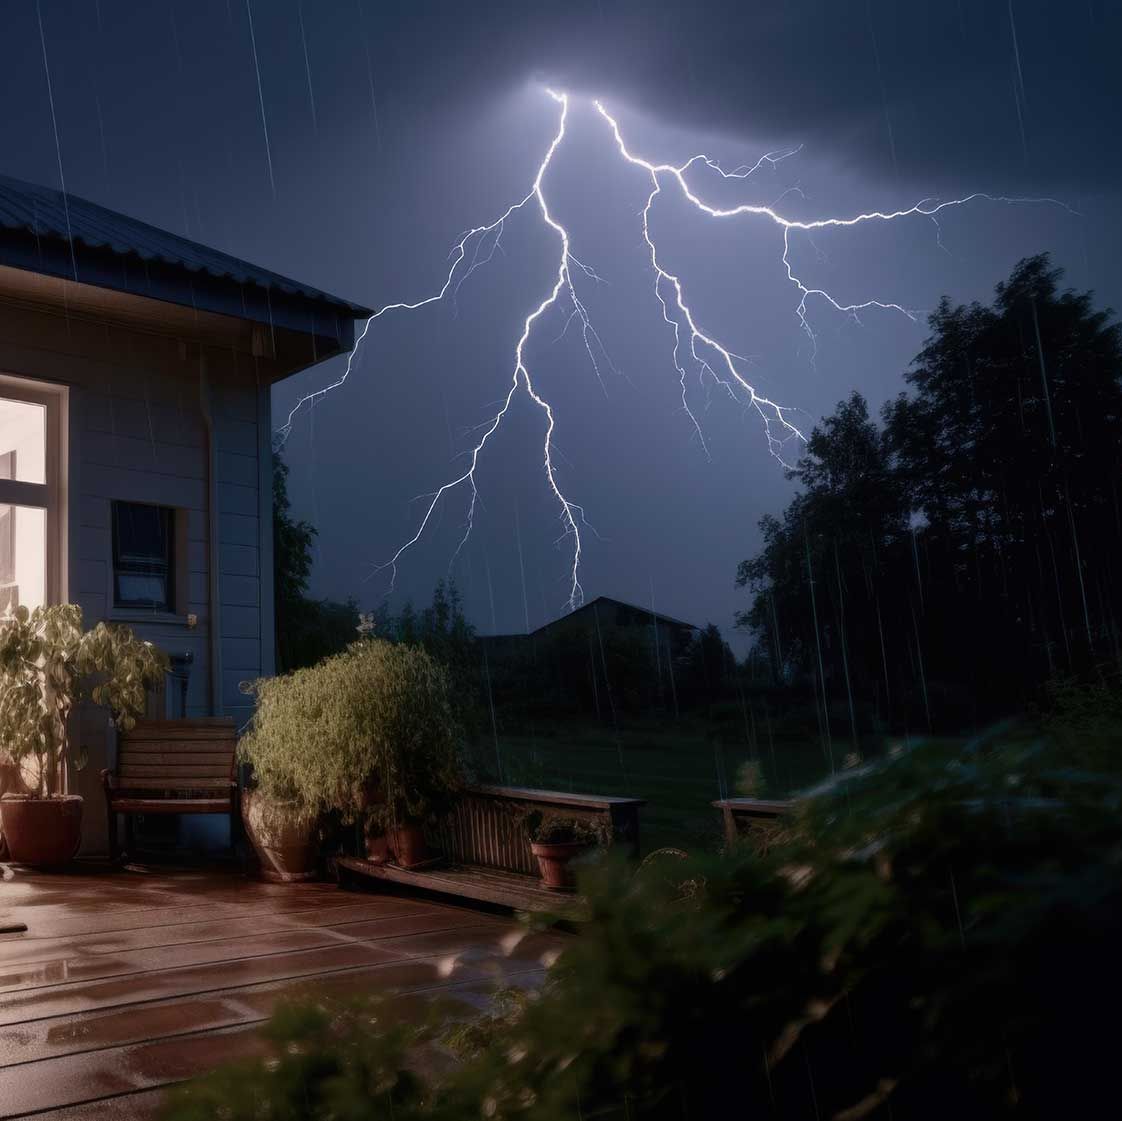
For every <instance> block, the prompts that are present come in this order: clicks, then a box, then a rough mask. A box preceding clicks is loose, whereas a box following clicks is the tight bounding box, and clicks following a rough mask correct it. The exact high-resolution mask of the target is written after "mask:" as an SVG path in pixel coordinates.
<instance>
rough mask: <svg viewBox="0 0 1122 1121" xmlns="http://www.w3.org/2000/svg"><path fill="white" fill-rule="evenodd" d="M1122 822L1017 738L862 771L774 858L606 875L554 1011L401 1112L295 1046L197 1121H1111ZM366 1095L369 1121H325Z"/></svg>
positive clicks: (528, 1020)
mask: <svg viewBox="0 0 1122 1121" xmlns="http://www.w3.org/2000/svg"><path fill="white" fill-rule="evenodd" d="M1120 802H1122V787H1120V784H1119V782H1118V780H1117V777H1116V776H1115V775H1113V774H1098V775H1096V774H1089V773H1086V772H1079V771H1075V770H1073V769H1071V768H1070V767H1068V766H1067V759H1066V757H1065V755H1064V753H1063V752H1062V751H1059V750H1057V749H1056V748H1055V746H1054V745H1052V744H1049V743H1048V742H1046V741H1043V740H1039V741H1038V740H1035V739H1032V738H1018V737H1015V736H1012V735H1008V736H1006V735H1002V736H1001V737H999V738H997V739H994V740H984V741H979V742H977V743H973V744H969V745H967V746H966V747H965V748H962V747H959V746H952V745H945V744H935V743H933V744H929V745H926V746H920V747H918V748H915V749H913V750H911V751H908V752H902V753H900V754H899V755H897V756H895V757H892V758H890V759H887V760H884V761H882V762H879V763H877V764H875V765H872V766H869V767H856V768H853V769H851V770H849V771H848V772H846V773H845V774H844V775H843V776H842V777H841V778H840V779H839V780H838V781H837V782H836V783H834V784H832V785H831V786H829V787H827V788H825V789H823V790H821V791H819V792H818V793H817V794H816V795H815V796H814V797H813V798H811V799H810V800H809V802H808V804H807V805H806V807H805V809H804V811H803V813H802V814H801V815H800V816H799V818H798V819H797V820H796V821H795V822H794V823H793V826H794V827H793V828H792V830H791V835H790V837H789V838H788V839H787V840H786V842H785V843H784V844H782V845H779V846H777V847H776V848H775V849H774V850H773V851H772V852H771V853H770V854H769V855H768V856H767V857H765V858H761V857H759V856H756V855H753V854H751V853H747V852H734V853H731V854H729V855H728V856H726V857H724V858H720V859H717V858H708V859H698V860H689V861H669V860H668V861H665V862H658V861H655V862H652V863H651V864H650V865H648V866H647V867H646V868H645V869H643V870H641V871H640V872H639V873H634V872H633V871H632V870H631V869H628V868H626V867H625V866H623V865H613V864H611V863H609V864H608V865H607V866H605V867H603V868H601V869H600V870H598V871H596V872H593V873H592V876H593V878H591V879H586V881H585V882H584V884H583V888H584V890H585V893H586V895H587V896H588V899H589V911H590V917H589V921H588V922H587V924H585V925H584V927H583V928H582V932H581V934H580V936H579V937H577V938H575V939H574V940H573V941H572V943H571V945H570V947H569V948H568V949H567V950H566V951H565V952H564V954H563V955H562V956H561V958H560V959H559V961H558V962H557V964H556V965H555V966H554V967H553V968H552V970H551V973H550V980H549V982H548V984H547V986H546V989H545V991H544V992H543V994H542V995H541V997H540V998H539V999H537V1000H531V1001H526V1002H521V1003H519V1004H516V1005H514V1006H513V1007H512V1008H510V1010H509V1012H508V1014H506V1015H504V1016H500V1017H499V1018H497V1019H492V1020H491V1021H487V1022H486V1025H485V1026H486V1030H485V1031H483V1032H481V1033H479V1037H478V1039H476V1040H475V1046H474V1048H473V1049H472V1048H469V1051H471V1050H474V1053H471V1054H469V1055H468V1057H467V1058H466V1059H465V1060H464V1061H463V1062H462V1063H461V1064H460V1065H459V1066H458V1067H457V1068H456V1069H455V1070H453V1071H452V1072H451V1073H450V1074H448V1075H446V1076H444V1077H443V1078H439V1079H437V1080H434V1081H432V1082H431V1083H430V1084H429V1085H428V1086H427V1087H422V1086H417V1085H414V1086H411V1087H410V1088H409V1091H408V1092H406V1093H403V1095H402V1097H401V1098H400V1099H399V1100H398V1101H396V1102H395V1103H394V1108H393V1112H392V1114H391V1111H390V1109H389V1108H388V1107H387V1103H386V1102H385V1101H380V1100H376V1099H375V1097H374V1095H373V1094H368V1095H367V1096H366V1098H365V1099H364V1098H363V1096H362V1091H361V1086H360V1085H359V1083H358V1081H356V1074H360V1073H361V1072H362V1069H363V1068H362V1067H360V1066H356V1065H355V1063H354V1062H352V1061H351V1060H348V1059H347V1058H346V1054H347V1051H346V1050H345V1049H344V1048H343V1047H342V1045H335V1046H332V1045H330V1044H329V1043H328V1042H326V1039H327V1037H326V1036H322V1037H321V1038H322V1039H323V1040H324V1041H325V1042H324V1043H323V1046H324V1047H325V1048H326V1049H327V1051H328V1052H329V1053H330V1054H332V1055H334V1057H335V1062H334V1064H326V1065H325V1066H324V1067H323V1068H321V1069H322V1070H323V1071H324V1073H323V1076H322V1078H323V1081H321V1082H317V1079H318V1078H319V1075H318V1074H315V1073H312V1074H310V1075H308V1076H307V1077H306V1078H304V1077H303V1076H302V1077H301V1078H298V1079H295V1080H294V1079H293V1078H292V1077H291V1076H292V1074H293V1072H294V1071H295V1070H296V1066H297V1064H298V1063H305V1061H306V1060H305V1058H304V1057H303V1056H304V1055H305V1052H304V1051H302V1050H301V1048H299V1047H297V1048H295V1049H292V1048H290V1049H289V1053H290V1054H292V1055H299V1056H301V1057H297V1058H290V1057H287V1056H286V1055H285V1054H284V1053H283V1050H282V1051H281V1052H280V1053H279V1058H278V1059H274V1060H272V1061H271V1062H269V1061H265V1062H261V1061H258V1062H255V1063H253V1064H251V1065H250V1066H249V1067H243V1068H239V1070H238V1071H237V1073H236V1075H231V1074H219V1075H217V1076H214V1078H213V1079H212V1080H211V1081H210V1082H209V1083H208V1084H207V1085H206V1086H204V1087H203V1088H202V1089H201V1090H193V1089H189V1090H188V1091H186V1095H185V1096H184V1097H182V1098H181V1099H180V1104H179V1105H178V1106H177V1107H176V1110H177V1112H175V1114H174V1116H175V1117H177V1118H180V1119H186V1118H194V1117H202V1116H206V1115H209V1114H206V1113H205V1112H204V1111H203V1110H202V1109H201V1106H202V1104H203V1103H206V1102H210V1103H211V1104H213V1102H214V1101H215V1100H216V1090H217V1088H218V1087H220V1086H221V1085H223V1080H226V1084H227V1085H229V1084H232V1082H233V1080H235V1079H236V1080H237V1081H238V1084H239V1085H240V1086H241V1088H242V1089H241V1093H243V1094H245V1095H247V1097H248V1098H251V1099H252V1101H253V1102H254V1103H255V1106H254V1108H255V1109H256V1110H257V1112H248V1111H246V1112H242V1111H240V1110H239V1109H238V1108H234V1109H233V1110H231V1111H229V1112H227V1113H226V1114H225V1116H227V1117H228V1118H229V1121H242V1119H243V1118H244V1119H246V1121H248V1119H249V1118H250V1117H278V1118H279V1117H290V1116H291V1117H297V1116H299V1117H306V1118H317V1119H318V1118H324V1119H326V1118H327V1117H333V1118H342V1117H346V1118H356V1119H357V1118H369V1119H371V1121H373V1119H375V1118H379V1117H383V1116H386V1117H388V1116H391V1115H392V1116H395V1117H398V1118H413V1117H423V1118H429V1119H432V1121H438V1119H439V1121H468V1119H469V1118H479V1117H485V1118H501V1119H514V1118H518V1119H525V1121H572V1119H574V1118H579V1117H585V1118H592V1117H597V1118H619V1119H623V1118H628V1119H631V1121H637V1119H640V1118H643V1119H648V1121H654V1119H659V1121H686V1119H687V1118H688V1119H697V1118H706V1119H708V1118H717V1117H725V1116H733V1115H735V1116H744V1117H755V1116H761V1117H779V1118H790V1119H798V1121H803V1119H805V1118H812V1117H822V1118H827V1117H833V1118H845V1119H856V1118H859V1117H869V1118H883V1119H885V1121H887V1119H888V1118H894V1119H896V1121H902V1119H913V1118H924V1119H927V1118H932V1119H934V1118H938V1119H939V1121H945V1119H946V1118H948V1117H953V1118H955V1119H956V1121H967V1119H970V1121H973V1119H978V1121H981V1119H982V1118H987V1119H988V1118H992V1117H1000V1116H1013V1117H1015V1116H1030V1117H1057V1118H1058V1117H1066V1116H1084V1115H1090V1114H1089V1111H1088V1109H1087V1106H1088V1105H1089V1104H1091V1103H1094V1102H1095V1101H1096V1099H1098V1100H1099V1101H1100V1102H1102V1101H1108V1100H1110V1098H1111V1097H1112V1096H1113V1095H1114V1093H1115V1087H1114V1082H1115V1078H1116V1075H1115V1067H1114V1060H1113V1051H1114V1049H1115V1044H1114V1037H1113V1032H1112V1030H1111V1028H1110V1024H1111V1022H1112V1017H1113V1011H1114V1009H1115V1007H1116V1006H1117V998H1118V997H1119V995H1122V992H1120V989H1122V984H1120V970H1119V966H1118V964H1117V946H1118V944H1119V939H1120V938H1122V876H1120V874H1119V873H1120V872H1122V867H1120V866H1122V816H1120V813H1119V810H1120ZM328 1016H329V1018H330V1017H331V1013H330V1012H329V1013H328ZM348 1024H349V1029H348V1032H347V1039H348V1043H347V1047H349V1048H353V1047H354V1046H355V1044H354V1040H353V1039H352V1038H351V1035H350V1031H352V1030H354V1029H355V1022H354V1021H353V1020H351V1021H348ZM360 1030H367V1029H360ZM369 1030H370V1031H372V1032H374V1033H377V1031H378V1030H379V1029H378V1028H377V1027H376V1026H375V1027H371V1028H370V1029H369ZM290 1042H292V1041H291V1040H285V1039H281V1040H280V1043H281V1046H282V1048H283V1046H284V1045H285V1044H286V1043H290ZM391 1042H393V1041H392V1040H389V1039H386V1040H384V1041H383V1042H382V1043H381V1044H379V1046H380V1047H381V1048H383V1050H382V1051H381V1052H379V1053H380V1054H383V1055H385V1057H386V1060H387V1061H388V1062H389V1063H390V1065H391V1067H392V1069H394V1070H397V1069H399V1068H400V1067H401V1065H402V1064H403V1063H404V1057H403V1055H402V1054H401V1053H400V1052H394V1051H393V1049H392V1048H391V1047H390V1046H389V1045H390V1043H391ZM371 1046H373V1044H372V1043H369V1044H367V1045H366V1047H368V1048H369V1047H371ZM386 1048H389V1050H388V1051H387V1050H386ZM304 1069H305V1070H306V1067H305V1068H304ZM381 1084H384V1085H390V1084H392V1085H396V1086H401V1085H402V1083H400V1082H393V1081H392V1080H390V1081H386V1082H384V1083H381ZM344 1086H345V1087H348V1088H349V1090H350V1091H354V1095H353V1096H350V1095H348V1104H347V1105H346V1106H345V1107H344V1106H343V1105H342V1103H341V1102H340V1101H339V1100H335V1101H334V1102H333V1103H332V1108H331V1109H327V1108H322V1107H320V1106H318V1105H316V1106H309V1105H307V1103H309V1102H322V1101H324V1100H325V1093H326V1092H327V1091H328V1090H330V1089H331V1088H332V1087H344ZM250 1087H252V1093H249V1088H250Z"/></svg>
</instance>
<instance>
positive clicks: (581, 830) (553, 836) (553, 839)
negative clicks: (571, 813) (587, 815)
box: [526, 812, 601, 891]
mask: <svg viewBox="0 0 1122 1121" xmlns="http://www.w3.org/2000/svg"><path fill="white" fill-rule="evenodd" d="M526 828H527V832H528V833H529V834H530V851H531V852H532V853H533V854H534V856H535V857H537V861H538V868H539V869H541V874H542V886H543V887H547V888H550V889H551V890H553V891H572V890H573V887H574V886H575V884H576V877H575V876H574V875H573V869H572V867H571V865H572V862H573V861H574V860H576V859H577V857H579V856H582V855H583V854H584V853H586V852H588V851H589V849H591V848H593V847H594V846H596V845H597V844H599V843H600V839H601V838H600V834H599V833H598V832H597V830H596V829H595V828H594V827H593V826H592V825H590V824H589V823H588V822H586V821H581V820H580V819H578V818H573V817H554V816H549V815H542V814H541V813H538V812H534V813H532V814H529V815H527V819H526Z"/></svg>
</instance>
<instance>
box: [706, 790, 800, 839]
mask: <svg viewBox="0 0 1122 1121" xmlns="http://www.w3.org/2000/svg"><path fill="white" fill-rule="evenodd" d="M713 805H714V806H715V807H716V808H717V809H718V810H720V811H721V819H722V822H723V824H724V833H725V844H726V845H729V846H732V845H734V844H736V842H737V841H741V840H747V841H748V842H749V844H751V845H752V846H753V847H755V848H757V849H759V850H760V851H762V852H766V851H767V850H768V849H769V848H770V847H771V845H772V843H773V841H774V839H775V837H776V836H777V835H778V833H779V832H780V830H781V829H782V828H783V824H782V819H783V815H784V814H786V813H788V812H789V811H790V809H791V807H792V806H793V805H794V803H793V802H790V801H778V800H777V801H768V800H766V799H763V798H722V799H721V800H720V801H718V802H714V803H713Z"/></svg>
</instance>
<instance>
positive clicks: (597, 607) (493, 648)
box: [481, 596, 698, 658]
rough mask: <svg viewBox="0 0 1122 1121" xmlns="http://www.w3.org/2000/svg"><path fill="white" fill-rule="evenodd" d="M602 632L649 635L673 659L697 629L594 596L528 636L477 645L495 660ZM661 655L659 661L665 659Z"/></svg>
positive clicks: (647, 610) (493, 638)
mask: <svg viewBox="0 0 1122 1121" xmlns="http://www.w3.org/2000/svg"><path fill="white" fill-rule="evenodd" d="M606 630H636V631H641V632H643V633H645V634H648V635H650V637H651V640H652V643H655V644H657V648H658V650H659V651H662V652H667V653H669V655H670V657H672V658H673V657H677V655H678V654H680V653H682V652H683V651H684V650H685V648H686V647H687V646H689V644H690V643H691V642H692V641H693V639H694V637H695V636H696V635H697V633H698V628H697V627H696V626H695V625H694V624H693V623H684V622H682V620H681V619H674V618H672V617H671V616H669V615H662V614H660V613H659V612H657V611H652V610H651V609H650V608H648V607H637V606H636V605H635V604H633V603H625V602H624V601H623V600H621V599H612V598H611V597H610V596H597V597H596V598H595V599H594V600H590V601H589V602H588V603H586V604H585V605H584V606H583V607H578V608H577V609H576V610H575V611H570V612H569V614H567V615H562V616H561V618H559V619H554V620H553V621H552V622H549V623H546V624H544V625H543V626H540V627H538V628H537V630H534V631H530V632H529V633H528V634H495V635H483V636H481V641H482V642H483V643H484V645H485V646H486V648H487V650H488V652H489V653H491V654H492V655H493V656H495V657H497V658H501V657H509V656H511V655H513V654H517V653H519V652H521V651H523V650H526V649H527V648H530V649H532V648H533V647H535V646H536V645H539V644H544V643H546V642H549V641H550V640H552V639H554V638H558V637H560V636H562V635H570V634H574V633H576V634H587V635H589V636H592V637H595V636H596V634H597V632H599V633H600V634H603V632H604V631H606ZM665 656H666V655H665V653H663V654H662V657H665Z"/></svg>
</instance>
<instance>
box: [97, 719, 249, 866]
mask: <svg viewBox="0 0 1122 1121" xmlns="http://www.w3.org/2000/svg"><path fill="white" fill-rule="evenodd" d="M236 749H237V727H236V725H235V723H234V721H233V720H230V719H227V718H225V717H215V718H211V719H201V720H141V721H138V722H137V724H136V726H135V727H134V728H133V729H132V730H131V731H129V732H122V733H121V734H120V735H119V736H118V740H117V768H116V771H109V770H104V771H102V772H101V782H102V785H103V787H104V788H105V802H106V808H107V810H108V813H109V854H110V856H111V857H112V858H113V859H114V860H115V859H117V858H118V855H119V848H118V844H117V815H118V814H124V815H125V831H126V837H125V841H126V853H127V852H128V850H129V849H131V848H132V844H133V830H132V824H133V822H132V817H133V815H134V814H229V815H230V842H231V846H235V844H236V839H237V836H238V832H239V827H240V824H241V813H240V812H239V806H238V781H237V771H236Z"/></svg>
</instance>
